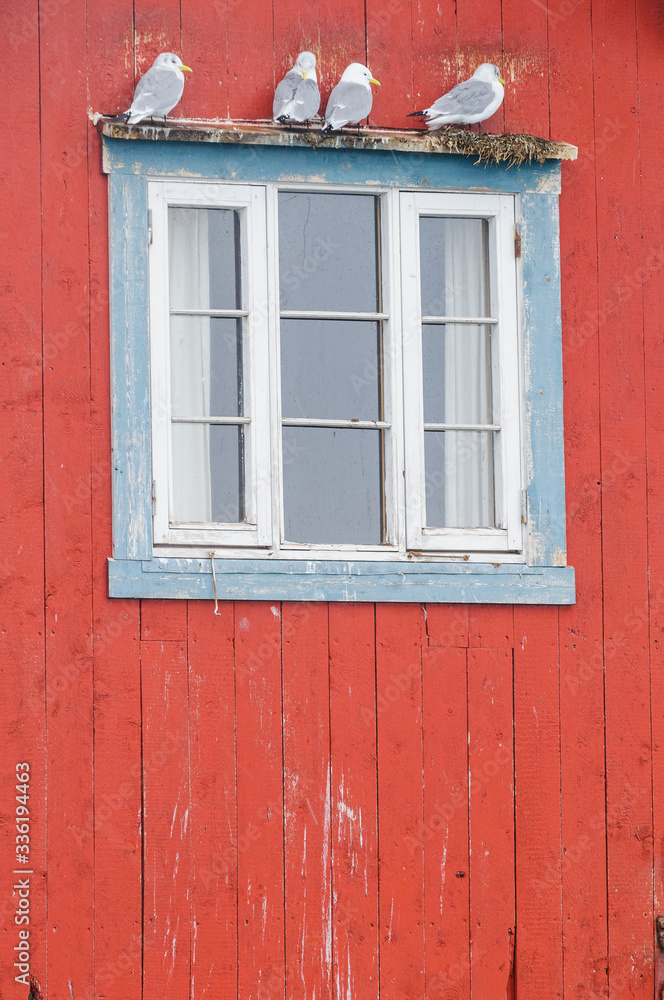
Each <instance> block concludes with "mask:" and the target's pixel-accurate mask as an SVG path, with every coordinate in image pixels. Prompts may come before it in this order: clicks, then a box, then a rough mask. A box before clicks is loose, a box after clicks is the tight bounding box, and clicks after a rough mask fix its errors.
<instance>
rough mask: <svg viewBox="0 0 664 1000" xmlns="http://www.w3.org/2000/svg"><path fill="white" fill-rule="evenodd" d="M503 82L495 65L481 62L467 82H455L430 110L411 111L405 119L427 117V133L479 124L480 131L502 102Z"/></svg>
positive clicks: (503, 94)
mask: <svg viewBox="0 0 664 1000" xmlns="http://www.w3.org/2000/svg"><path fill="white" fill-rule="evenodd" d="M504 83H505V81H504V80H503V78H502V77H501V75H500V70H499V69H498V67H497V66H494V64H493V63H482V65H481V66H478V67H477V69H476V70H475V72H474V73H473V75H472V76H471V78H470V80H464V81H463V83H458V84H457V85H456V87H453V88H452V90H450V91H449V93H447V94H443V96H442V97H439V98H438V100H437V101H434V103H433V104H432V105H431V107H430V108H424V110H423V111H413V112H412V114H410V115H408V117H409V118H415V117H418V118H426V120H427V124H428V126H429V131H430V132H431V131H432V130H433V129H437V128H441V127H442V126H443V125H454V124H457V123H458V124H461V125H473V124H474V123H475V122H478V124H479V130H480V132H481V131H482V124H481V123H482V122H483V121H485V120H486V119H487V118H490V117H491V115H492V114H494V113H495V112H496V111H497V110H498V108H499V107H500V105H501V104H502V103H503V98H504V96H505V88H504V86H503V85H504Z"/></svg>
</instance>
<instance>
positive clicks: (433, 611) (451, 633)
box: [426, 604, 469, 646]
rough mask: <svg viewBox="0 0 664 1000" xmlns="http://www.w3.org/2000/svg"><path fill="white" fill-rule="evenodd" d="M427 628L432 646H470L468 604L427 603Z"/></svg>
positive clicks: (428, 638)
mask: <svg viewBox="0 0 664 1000" xmlns="http://www.w3.org/2000/svg"><path fill="white" fill-rule="evenodd" d="M426 629H427V640H428V642H429V645H430V646H468V645H469V635H468V605H467V604H427V606H426Z"/></svg>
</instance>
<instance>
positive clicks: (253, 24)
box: [228, 0, 274, 119]
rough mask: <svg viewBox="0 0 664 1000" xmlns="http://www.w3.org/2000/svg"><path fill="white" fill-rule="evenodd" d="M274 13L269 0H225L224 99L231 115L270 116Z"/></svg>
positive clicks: (272, 91)
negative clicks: (226, 54) (226, 79)
mask: <svg viewBox="0 0 664 1000" xmlns="http://www.w3.org/2000/svg"><path fill="white" fill-rule="evenodd" d="M273 97H274V17H273V10H272V4H271V3H270V2H269V0H229V4H228V101H229V114H230V117H231V118H248V119H260V118H271V117H272V98H273Z"/></svg>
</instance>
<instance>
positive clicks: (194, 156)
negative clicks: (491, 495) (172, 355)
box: [103, 137, 575, 604]
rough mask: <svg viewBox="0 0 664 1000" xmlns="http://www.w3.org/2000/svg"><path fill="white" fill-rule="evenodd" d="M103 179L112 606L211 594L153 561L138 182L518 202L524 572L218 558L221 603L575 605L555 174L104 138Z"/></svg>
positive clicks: (185, 574)
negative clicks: (434, 192) (462, 194)
mask: <svg viewBox="0 0 664 1000" xmlns="http://www.w3.org/2000/svg"><path fill="white" fill-rule="evenodd" d="M103 142H104V169H105V170H106V171H107V172H108V173H110V175H111V176H110V188H111V189H110V199H111V211H110V228H111V232H110V239H111V338H112V342H111V352H112V392H113V399H112V419H113V429H112V432H113V538H114V548H113V552H114V559H110V560H109V594H110V596H111V597H170V598H203V599H206V600H209V599H211V598H212V596H213V593H212V575H211V570H210V564H209V561H205V560H203V561H201V560H199V559H176V558H166V559H165V558H153V557H152V537H151V536H152V521H151V493H152V490H151V482H152V479H151V460H150V399H149V392H150V389H149V387H150V372H149V333H148V275H147V179H148V178H149V177H155V176H159V177H168V176H172V177H174V178H182V177H201V178H212V179H215V178H224V179H234V180H238V181H240V180H242V181H247V180H248V181H252V180H253V181H268V180H270V181H274V180H281V181H291V182H292V181H296V182H297V181H313V182H317V183H336V184H339V183H343V184H348V183H349V182H351V181H352V182H353V183H357V184H372V185H377V186H378V185H380V186H399V187H410V188H420V189H426V188H435V189H455V190H491V191H499V192H513V193H516V194H518V195H520V199H519V200H520V210H521V235H522V265H523V315H524V330H523V340H524V342H523V348H524V350H523V354H524V390H525V406H526V425H527V429H526V434H527V441H526V445H527V448H526V451H527V481H528V519H529V521H528V526H529V531H528V535H529V541H528V547H527V565H523V564H518V565H517V564H501V565H498V566H494V565H493V564H477V563H467V564H464V565H463V566H460V565H459V563H458V562H452V563H446V562H444V561H441V562H440V563H432V562H428V561H423V562H417V561H415V560H409V561H408V562H407V563H406V562H404V563H400V562H377V563H368V562H356V563H345V562H339V561H336V560H334V561H331V560H330V561H322V562H315V563H310V562H302V561H298V560H288V559H280V560H274V561H270V562H269V563H268V562H266V561H265V560H260V559H239V560H216V562H215V567H216V572H217V589H218V593H219V596H220V597H224V598H238V599H239V598H242V599H245V598H260V599H265V600H280V599H282V600H321V601H323V600H329V601H429V602H433V601H440V602H463V603H466V602H468V603H476V602H481V603H508V604H512V603H527V604H571V603H574V600H575V584H574V570H573V569H572V568H571V567H567V566H566V565H565V563H566V548H565V494H564V459H563V412H562V409H563V407H562V404H563V399H562V363H561V321H560V263H559V251H558V245H559V244H558V197H557V193H558V191H559V190H560V165H559V163H558V162H556V161H551V160H548V161H546V162H545V163H543V164H532V165H527V166H526V165H524V166H521V167H518V168H511V169H507V168H505V167H501V166H496V165H488V166H480V165H477V164H475V163H473V162H472V160H470V159H468V158H466V157H463V156H454V155H449V156H448V155H446V156H439V155H435V154H423V153H412V152H407V153H399V152H394V151H392V152H383V151H375V150H371V151H366V150H364V151H363V150H347V149H338V150H337V149H325V150H323V149H318V150H314V149H310V148H281V147H274V146H252V145H242V144H238V145H220V144H209V143H208V144H206V143H194V142H144V141H136V140H132V141H127V140H121V139H109V138H107V137H104V139H103Z"/></svg>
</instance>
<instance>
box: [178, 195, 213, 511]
mask: <svg viewBox="0 0 664 1000" xmlns="http://www.w3.org/2000/svg"><path fill="white" fill-rule="evenodd" d="M168 222H169V226H168V228H169V239H168V246H169V273H170V289H169V293H170V302H171V306H174V305H178V306H180V305H182V306H185V307H186V308H187V309H205V308H208V304H209V302H210V263H209V238H208V214H207V212H206V211H205V210H203V211H198V210H196V209H178V208H171V209H169V213H168ZM171 406H172V411H173V413H176V414H182V415H186V414H195V415H197V416H209V415H210V317H209V316H195V317H192V316H171ZM171 430H172V448H173V456H172V457H173V511H172V517H173V520H175V521H198V522H210V521H211V520H212V511H211V493H212V490H211V482H210V427H209V425H208V424H185V423H177V424H175V423H174V424H172V427H171Z"/></svg>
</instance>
